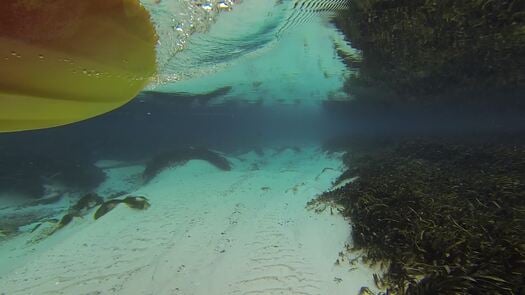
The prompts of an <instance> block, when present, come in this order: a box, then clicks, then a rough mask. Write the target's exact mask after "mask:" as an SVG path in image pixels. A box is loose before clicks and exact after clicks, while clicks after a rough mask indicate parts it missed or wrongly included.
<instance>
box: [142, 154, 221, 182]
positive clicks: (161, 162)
mask: <svg viewBox="0 0 525 295" xmlns="http://www.w3.org/2000/svg"><path fill="white" fill-rule="evenodd" d="M189 160H204V161H207V162H209V163H210V164H212V165H214V166H215V167H217V168H219V169H221V170H224V171H229V170H230V169H231V165H230V162H229V161H228V159H226V158H225V157H223V156H221V155H220V154H219V153H217V152H214V151H211V150H208V149H206V148H200V147H189V148H177V149H174V150H170V151H166V152H163V153H159V154H158V155H156V156H155V157H153V158H152V159H151V160H150V161H149V162H148V163H147V164H146V168H145V169H144V172H143V173H142V179H143V180H144V183H148V182H149V181H150V180H151V179H153V178H154V177H155V176H157V175H158V174H159V173H160V172H161V171H162V170H164V169H166V168H168V167H170V166H177V165H184V164H185V163H186V162H188V161H189Z"/></svg>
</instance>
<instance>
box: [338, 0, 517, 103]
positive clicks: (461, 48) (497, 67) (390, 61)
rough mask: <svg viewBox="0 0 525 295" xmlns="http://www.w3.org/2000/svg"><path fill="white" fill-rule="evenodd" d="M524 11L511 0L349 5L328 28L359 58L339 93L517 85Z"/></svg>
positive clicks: (409, 93)
mask: <svg viewBox="0 0 525 295" xmlns="http://www.w3.org/2000/svg"><path fill="white" fill-rule="evenodd" d="M524 11H525V2H523V1H515V0H501V1H492V0H482V1H475V0H465V1H451V0H446V1H427V0H415V1H391V0H355V1H350V2H349V8H348V9H347V10H345V11H344V12H343V13H341V15H340V16H339V17H338V18H337V19H336V20H335V23H336V25H337V26H338V27H339V28H340V29H341V30H342V31H343V32H344V33H345V35H346V36H347V38H348V39H349V40H350V41H351V43H352V46H353V47H355V48H357V49H360V50H361V51H362V55H363V60H362V61H361V62H360V63H359V69H360V72H359V75H356V76H354V77H352V78H351V79H349V80H348V85H346V89H348V90H351V91H356V89H368V90H369V91H376V92H377V91H380V92H385V93H388V92H391V93H392V92H393V93H397V94H399V95H400V98H405V99H414V98H415V99H420V98H421V97H424V96H428V95H435V94H441V93H443V92H445V91H448V90H450V89H455V90H479V89H480V88H484V89H485V88H487V89H501V88H514V87H517V86H521V87H523V86H525V72H524V69H525V67H524V66H525V55H523V54H522V53H523V52H524V51H525V34H524V31H523V30H524V23H525V14H524ZM481 92H482V91H481Z"/></svg>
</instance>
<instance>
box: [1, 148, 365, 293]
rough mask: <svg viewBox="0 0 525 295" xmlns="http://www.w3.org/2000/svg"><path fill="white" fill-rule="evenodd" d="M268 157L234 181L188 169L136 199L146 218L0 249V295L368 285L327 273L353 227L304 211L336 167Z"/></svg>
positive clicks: (70, 229)
mask: <svg viewBox="0 0 525 295" xmlns="http://www.w3.org/2000/svg"><path fill="white" fill-rule="evenodd" d="M272 153H273V152H272V151H268V152H267V156H265V157H258V156H256V155H254V154H246V155H243V156H240V157H239V158H237V159H232V162H233V165H234V166H233V169H232V171H230V172H223V171H220V170H218V169H216V168H215V167H213V166H211V165H209V164H208V163H206V162H203V161H190V162H188V163H187V164H186V165H184V166H182V167H176V168H172V169H169V170H166V171H164V172H163V173H162V174H160V175H159V176H158V177H157V178H155V179H154V180H153V181H152V182H151V183H150V184H148V185H147V186H144V187H140V188H139V189H138V190H137V191H136V194H143V195H146V196H147V197H148V198H149V199H150V201H151V205H152V206H151V208H149V209H148V210H146V211H136V210H133V209H130V208H128V207H126V206H122V205H121V206H119V207H117V208H116V209H115V210H113V211H111V212H110V213H108V214H107V215H105V216H104V217H102V218H101V219H99V220H97V221H94V220H92V218H91V217H85V218H83V219H76V220H75V221H74V222H73V224H71V225H68V226H67V227H66V228H64V229H63V230H61V231H59V232H57V233H56V234H55V235H53V236H51V237H49V238H47V239H46V240H44V241H43V242H41V243H39V244H37V245H31V246H27V245H25V244H24V243H25V241H26V240H27V239H29V238H31V237H30V235H29V234H27V235H23V236H20V237H19V238H17V240H15V241H12V242H11V243H8V244H4V245H2V246H0V247H2V248H0V259H1V260H0V264H1V265H2V266H0V275H2V277H1V278H0V286H1V287H0V288H1V290H0V294H1V293H2V292H4V293H5V294H113V293H117V294H239V295H243V294H321V295H336V294H345V295H346V294H357V292H358V290H359V289H360V288H361V286H364V285H368V286H372V285H373V282H372V280H371V278H372V275H371V271H370V270H368V269H367V268H365V267H359V268H358V269H354V270H351V271H350V269H351V268H352V267H351V266H350V265H349V264H348V262H345V263H341V264H340V265H335V264H334V262H335V261H336V259H337V258H338V253H339V252H340V251H341V250H343V249H344V244H345V243H346V242H348V241H347V239H348V235H349V225H348V223H347V222H346V221H345V220H344V219H343V218H342V217H340V216H338V215H335V214H334V215H331V214H330V210H326V211H325V212H324V213H321V214H317V213H314V212H312V211H308V210H306V209H305V204H306V202H307V201H308V200H310V199H311V198H313V197H314V196H315V195H316V194H318V193H320V192H322V191H323V190H326V189H327V188H329V187H330V183H331V181H332V180H333V179H334V178H335V177H336V176H337V175H338V173H339V172H338V170H339V169H340V161H339V160H338V159H337V158H328V157H327V156H325V155H323V154H321V153H319V152H316V151H315V150H314V149H309V150H306V151H303V152H301V153H295V152H293V151H292V150H286V151H285V152H283V153H280V154H278V155H275V156H273V155H272ZM326 167H329V168H334V169H335V170H329V169H328V170H325V171H324V172H322V171H323V168H326ZM126 169H127V168H119V169H112V170H111V171H108V173H109V174H110V180H109V183H106V184H105V185H103V187H102V188H101V190H103V191H109V190H110V189H114V190H115V191H118V190H120V189H122V188H121V187H122V186H125V184H126V183H130V182H133V179H135V180H136V179H137V176H138V175H137V172H138V171H140V169H137V168H136V167H134V168H132V169H128V170H126ZM123 179H125V181H123ZM23 257H25V260H24V259H22V258H23ZM17 261H18V263H16V264H13V262H17Z"/></svg>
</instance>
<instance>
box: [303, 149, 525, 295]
mask: <svg viewBox="0 0 525 295" xmlns="http://www.w3.org/2000/svg"><path fill="white" fill-rule="evenodd" d="M344 159H345V162H346V164H347V165H348V166H349V167H353V170H350V171H351V172H349V173H348V174H349V175H353V176H359V178H357V179H356V180H355V181H354V182H352V183H349V184H347V185H345V186H343V187H342V188H339V189H336V190H333V191H329V192H326V193H324V194H323V195H321V196H320V197H319V198H318V199H316V200H315V201H313V202H312V203H316V202H327V201H328V202H335V203H337V204H339V205H342V206H343V207H344V210H343V211H342V213H343V215H345V216H347V217H349V218H350V219H351V221H352V237H353V241H354V245H355V249H356V250H361V251H363V252H364V256H363V258H364V260H365V261H367V262H369V263H380V262H385V261H386V262H388V268H387V269H386V273H385V275H384V276H383V277H381V278H379V277H378V278H377V280H376V281H378V283H379V284H380V285H384V286H386V287H387V288H388V289H389V290H390V291H391V292H394V293H396V294H523V293H524V292H525V235H524V233H525V146H524V145H517V144H499V143H497V144H476V145H462V144H452V143H443V142H442V143H436V142H427V141H422V140H418V141H405V142H402V143H399V144H397V145H395V146H391V147H390V148H385V147H381V148H376V149H370V150H368V151H366V150H360V151H359V152H357V150H356V151H354V152H349V153H348V154H347V155H346V156H345V158H344Z"/></svg>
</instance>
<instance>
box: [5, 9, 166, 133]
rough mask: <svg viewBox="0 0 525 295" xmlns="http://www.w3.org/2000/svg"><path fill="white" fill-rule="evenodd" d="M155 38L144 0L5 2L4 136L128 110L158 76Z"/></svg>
mask: <svg viewBox="0 0 525 295" xmlns="http://www.w3.org/2000/svg"><path fill="white" fill-rule="evenodd" d="M156 40H157V38H156V35H155V31H154V28H153V25H152V24H151V21H150V17H149V14H148V12H147V11H146V10H145V9H144V8H143V7H142V6H141V5H140V2H139V1H138V0H82V1H70V0H3V1H2V3H0V132H6V131H19V130H29V129H38V128H46V127H53V126H59V125H64V124H68V123H72V122H76V121H80V120H83V119H87V118H90V117H93V116H96V115H99V114H102V113H105V112H108V111H110V110H113V109H115V108H117V107H119V106H121V105H123V104H124V103H126V102H127V101H129V100H130V99H131V98H133V97H134V96H135V95H136V94H137V93H138V92H139V91H140V90H142V88H143V87H144V86H145V85H146V84H147V83H148V82H149V80H150V78H151V77H152V76H154V75H155V74H156V62H155V61H156V56H155V45H156Z"/></svg>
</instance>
